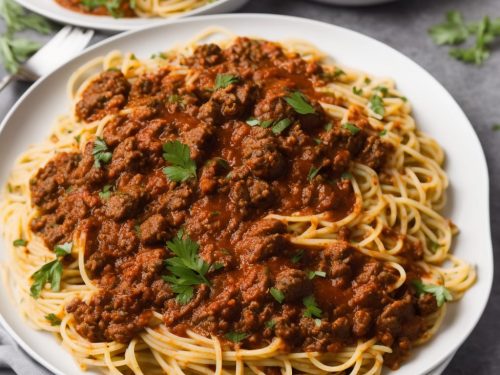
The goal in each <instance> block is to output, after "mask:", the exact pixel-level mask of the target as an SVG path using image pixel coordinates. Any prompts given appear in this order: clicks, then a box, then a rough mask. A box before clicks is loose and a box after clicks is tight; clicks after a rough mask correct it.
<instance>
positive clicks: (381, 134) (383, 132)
mask: <svg viewBox="0 0 500 375" xmlns="http://www.w3.org/2000/svg"><path fill="white" fill-rule="evenodd" d="M386 134H387V129H384V130H382V131H381V132H380V133H378V135H379V136H381V137H383V136H384V135H386Z"/></svg>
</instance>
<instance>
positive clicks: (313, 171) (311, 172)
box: [307, 166, 321, 181]
mask: <svg viewBox="0 0 500 375" xmlns="http://www.w3.org/2000/svg"><path fill="white" fill-rule="evenodd" d="M320 170H321V167H317V168H316V167H314V166H313V167H311V169H309V173H308V174H307V181H312V180H313V179H314V177H316V175H317V174H318V173H319V171H320Z"/></svg>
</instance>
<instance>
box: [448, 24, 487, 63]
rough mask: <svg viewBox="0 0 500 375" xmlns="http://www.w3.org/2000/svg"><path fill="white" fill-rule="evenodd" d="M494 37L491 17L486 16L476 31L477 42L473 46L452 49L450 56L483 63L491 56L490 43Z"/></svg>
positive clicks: (469, 61)
mask: <svg viewBox="0 0 500 375" xmlns="http://www.w3.org/2000/svg"><path fill="white" fill-rule="evenodd" d="M493 39H494V33H493V32H492V30H491V22H490V19H489V17H484V18H483V20H482V21H481V22H479V24H478V26H477V31H476V43H475V45H474V46H473V47H471V48H455V49H452V50H451V51H450V56H452V57H454V58H456V59H457V60H461V61H463V62H466V63H474V64H476V65H481V64H482V63H483V62H484V61H485V60H486V59H487V58H488V57H489V56H490V51H489V49H488V45H489V44H491V42H492V41H493Z"/></svg>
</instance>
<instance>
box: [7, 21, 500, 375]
mask: <svg viewBox="0 0 500 375" xmlns="http://www.w3.org/2000/svg"><path fill="white" fill-rule="evenodd" d="M248 17H250V18H262V19H280V20H283V21H291V22H297V23H304V24H308V23H309V24H316V25H318V26H322V27H325V26H326V27H331V28H333V29H340V30H343V31H348V32H349V33H353V34H354V35H355V36H356V37H361V38H365V39H367V40H369V41H370V42H371V43H375V44H377V45H378V46H382V47H383V48H386V49H387V48H388V49H390V50H391V51H392V53H395V54H397V55H399V56H400V57H401V58H402V59H403V60H404V61H405V63H406V64H410V65H412V66H413V67H414V68H417V69H418V70H420V71H421V73H423V74H424V75H426V76H427V78H428V79H430V80H432V81H433V83H434V84H436V85H438V86H439V88H440V89H441V91H442V93H443V95H446V97H447V99H448V100H449V102H450V104H452V105H453V106H454V107H455V111H457V112H458V113H459V114H460V115H461V116H463V118H464V119H465V120H466V122H467V124H468V128H469V130H470V131H471V132H472V134H473V138H472V139H471V141H472V142H475V143H476V146H477V147H478V150H479V152H478V156H479V158H480V159H481V166H480V167H483V168H484V171H485V176H484V178H485V186H484V189H485V191H484V193H485V199H486V203H487V204H486V210H485V216H486V217H485V219H486V223H485V226H486V227H485V231H486V232H487V233H488V238H487V239H486V241H485V242H486V244H487V245H488V246H487V248H486V250H488V258H489V261H490V267H489V269H490V270H491V272H489V273H488V274H487V275H481V279H482V280H483V281H485V282H486V286H487V293H485V296H486V298H484V300H483V301H482V303H481V305H480V306H479V307H480V311H481V313H480V314H478V316H477V317H475V319H474V320H473V324H472V325H471V326H470V328H469V329H468V330H467V331H466V335H464V336H463V338H461V339H460V340H456V341H455V342H453V344H452V345H449V347H448V350H447V353H446V355H445V356H443V358H441V360H440V361H439V362H437V363H435V366H433V367H431V368H430V369H427V370H426V371H431V370H432V369H434V368H435V367H436V366H439V365H440V364H442V363H443V362H444V361H445V360H446V359H448V357H449V356H450V355H452V354H454V353H455V352H456V351H457V350H458V349H459V348H460V346H461V345H462V344H463V343H464V342H465V341H466V340H467V339H468V338H469V336H470V335H471V333H472V331H473V330H474V329H475V328H476V327H477V324H478V322H479V320H480V319H481V318H482V316H483V315H484V311H485V309H486V306H487V304H488V302H489V301H490V297H491V290H492V286H493V276H494V262H493V257H494V251H493V242H492V236H491V213H490V194H489V193H490V177H489V171H488V164H487V161H486V156H485V153H484V150H483V147H482V144H481V142H480V140H479V137H478V135H477V133H476V130H475V129H474V127H473V126H472V123H471V122H470V120H469V118H468V117H467V115H466V114H465V112H464V111H463V109H462V108H461V107H460V105H459V104H458V103H457V101H456V100H455V98H454V97H453V96H452V95H451V94H450V92H449V91H448V90H447V89H446V88H445V87H444V86H443V85H442V84H441V83H440V81H438V80H437V79H436V78H435V77H434V76H433V75H432V74H431V73H429V72H428V71H427V70H426V69H425V68H423V67H422V66H421V65H420V64H418V63H417V62H415V61H413V60H412V59H411V58H409V57H408V56H406V55H405V54H404V53H402V52H400V51H399V50H397V49H395V48H393V47H391V46H390V45H388V44H385V43H383V42H381V41H379V40H378V39H376V38H374V37H371V36H368V35H366V34H363V33H361V32H358V31H356V30H352V29H350V28H347V27H343V26H338V25H336V24H330V23H327V22H323V21H318V20H313V19H309V18H304V17H297V16H289V15H280V14H266V13H236V14H215V15H201V16H194V17H184V18H177V19H175V20H172V21H171V22H166V23H157V24H152V25H149V26H148V27H144V28H141V29H137V30H129V31H126V32H123V33H120V34H117V35H114V36H111V37H109V38H106V39H104V40H102V41H100V42H98V43H96V44H94V45H92V46H90V47H89V48H86V49H85V50H83V51H82V52H80V53H79V54H78V55H76V56H74V57H73V58H71V59H70V60H68V61H67V62H66V63H64V64H62V65H61V66H60V67H58V68H57V69H56V70H54V71H53V72H51V73H50V74H48V75H47V76H45V77H43V78H41V79H39V80H38V81H36V82H35V83H34V84H33V85H32V86H31V87H29V88H28V89H27V90H26V91H25V92H24V93H23V95H21V97H20V98H19V99H18V100H17V101H16V102H15V104H14V105H13V106H12V107H11V109H10V110H9V111H8V113H7V114H6V115H5V117H4V118H3V120H2V121H1V123H0V136H1V135H2V131H3V130H4V128H5V126H6V124H7V123H8V122H9V121H10V118H11V117H12V116H13V115H14V113H15V112H16V111H17V109H18V108H19V107H20V106H21V105H22V103H23V102H24V101H25V100H26V98H27V97H28V96H29V95H31V93H32V92H33V91H34V90H36V89H37V87H38V86H40V85H41V84H43V82H45V81H46V80H47V79H49V78H50V77H52V76H53V75H54V74H57V72H58V71H59V70H60V69H61V68H63V67H65V66H66V65H69V64H71V63H73V62H74V61H75V60H77V59H80V58H81V57H82V56H83V55H85V54H87V53H91V52H92V51H94V50H96V49H98V48H101V47H102V46H105V45H106V44H110V43H112V42H114V41H116V40H120V39H126V38H128V37H129V36H130V35H134V34H139V33H142V32H148V31H151V30H153V29H155V28H162V27H165V28H166V27H175V26H176V25H177V24H184V23H196V22H198V21H205V20H210V19H214V20H215V21H214V22H217V20H219V19H226V18H228V19H230V18H241V19H245V18H248ZM486 276H487V279H486V278H485V277H486ZM485 292H486V291H485ZM0 324H1V325H2V326H3V327H4V329H5V330H6V331H7V332H8V333H9V334H10V335H11V336H12V337H13V338H14V340H15V341H16V343H17V344H18V345H19V346H20V347H21V348H22V349H23V350H25V351H26V352H27V353H28V354H29V355H30V356H31V357H32V358H33V359H35V360H36V361H37V362H39V363H40V364H41V365H43V366H44V367H45V368H47V369H49V370H50V371H52V372H54V373H56V374H62V375H64V374H63V373H61V372H60V371H59V370H58V369H56V368H55V367H53V366H52V365H51V364H50V363H49V362H48V361H47V360H45V359H44V358H43V357H41V356H40V355H38V354H37V353H36V352H35V351H34V350H33V349H32V348H31V347H30V346H29V345H28V343H27V342H25V341H24V340H23V339H22V338H21V337H20V336H19V335H18V334H17V333H16V332H15V331H14V329H13V328H12V327H10V325H9V324H8V323H7V321H6V320H5V319H4V317H3V315H2V313H1V311H0ZM424 373H425V372H424ZM422 375H423V374H422Z"/></svg>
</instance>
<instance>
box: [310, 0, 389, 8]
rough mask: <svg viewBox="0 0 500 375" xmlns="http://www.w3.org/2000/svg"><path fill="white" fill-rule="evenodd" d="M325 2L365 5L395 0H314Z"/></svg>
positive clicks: (355, 5) (354, 5)
mask: <svg viewBox="0 0 500 375" xmlns="http://www.w3.org/2000/svg"><path fill="white" fill-rule="evenodd" d="M314 1H317V2H320V3H325V4H335V5H345V6H353V7H357V6H365V5H376V4H383V3H389V2H392V1H395V0H314Z"/></svg>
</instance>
